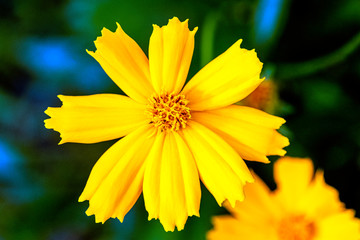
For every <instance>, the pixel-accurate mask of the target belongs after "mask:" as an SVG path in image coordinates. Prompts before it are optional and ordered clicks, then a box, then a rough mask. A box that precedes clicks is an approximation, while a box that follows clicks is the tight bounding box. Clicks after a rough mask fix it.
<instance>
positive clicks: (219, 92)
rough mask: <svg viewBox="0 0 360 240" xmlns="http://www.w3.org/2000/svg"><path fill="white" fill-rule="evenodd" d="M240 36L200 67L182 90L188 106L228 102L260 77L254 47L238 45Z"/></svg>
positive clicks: (241, 95)
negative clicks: (247, 48)
mask: <svg viewBox="0 0 360 240" xmlns="http://www.w3.org/2000/svg"><path fill="white" fill-rule="evenodd" d="M240 43H241V40H239V41H237V42H236V43H235V44H234V45H232V46H231V47H230V48H229V49H228V50H227V51H226V52H224V53H223V54H221V55H220V56H218V57H217V58H215V59H214V60H213V61H211V62H210V63H209V64H207V65H206V66H205V67H204V68H203V69H201V70H200V71H199V72H198V73H197V74H196V75H195V76H194V77H193V78H192V79H191V80H190V81H189V83H188V84H187V85H186V86H185V88H184V90H183V91H182V93H183V94H185V95H186V98H187V99H188V100H189V101H190V103H189V107H190V108H191V109H192V110H209V109H216V108H221V107H225V106H228V105H230V104H233V103H235V102H238V101H240V100H241V99H243V98H245V97H246V96H247V95H249V94H250V93H251V92H252V91H254V90H255V88H257V86H258V85H259V84H260V83H261V82H262V81H263V80H264V79H260V72H261V68H262V63H261V62H260V60H259V59H258V57H257V55H256V53H255V51H254V50H251V51H248V50H246V49H242V48H240Z"/></svg>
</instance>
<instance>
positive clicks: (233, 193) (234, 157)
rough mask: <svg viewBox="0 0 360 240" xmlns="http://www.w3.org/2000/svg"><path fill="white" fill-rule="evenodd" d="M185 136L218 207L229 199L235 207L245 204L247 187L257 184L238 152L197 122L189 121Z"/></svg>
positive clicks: (205, 183)
mask: <svg viewBox="0 0 360 240" xmlns="http://www.w3.org/2000/svg"><path fill="white" fill-rule="evenodd" d="M182 134H183V137H184V140H185V141H186V142H187V144H188V146H189V148H190V150H191V152H192V153H193V155H194V158H195V161H196V164H197V167H198V170H199V174H200V177H201V180H202V182H203V183H204V185H205V186H206V187H207V188H208V189H209V191H210V192H211V193H212V195H213V196H214V197H215V199H216V201H217V202H218V204H219V205H222V204H223V202H224V201H225V200H226V199H227V200H228V201H229V202H230V204H231V206H233V207H234V206H235V202H236V201H242V200H243V199H244V194H243V186H244V185H245V183H246V182H253V178H252V176H251V173H250V172H249V169H248V168H247V166H246V164H245V163H244V161H243V160H242V159H241V157H240V156H239V155H238V154H237V153H236V152H235V150H234V149H233V148H231V147H230V146H229V145H228V144H227V143H226V142H225V141H224V140H223V139H221V138H220V137H219V136H218V135H216V134H215V133H213V132H212V131H210V130H209V129H208V128H206V127H204V126H203V125H201V124H199V123H197V122H195V121H189V122H188V125H187V127H186V128H185V129H183V130H182Z"/></svg>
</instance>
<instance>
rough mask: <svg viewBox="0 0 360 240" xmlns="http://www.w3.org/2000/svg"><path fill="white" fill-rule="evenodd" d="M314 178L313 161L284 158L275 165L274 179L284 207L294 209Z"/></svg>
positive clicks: (277, 193)
mask: <svg viewBox="0 0 360 240" xmlns="http://www.w3.org/2000/svg"><path fill="white" fill-rule="evenodd" d="M313 176H314V167H313V163H312V161H311V159H308V158H293V157H283V158H280V159H278V160H277V161H276V162H275V164H274V179H275V182H276V185H277V189H276V195H277V196H278V197H279V200H281V201H282V202H283V205H284V206H285V207H287V208H289V209H293V208H294V203H297V202H298V199H300V198H301V197H302V196H303V194H304V193H305V192H306V190H307V188H308V187H309V185H310V182H311V180H312V178H313Z"/></svg>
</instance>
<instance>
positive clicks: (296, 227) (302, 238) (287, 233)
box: [278, 216, 316, 240]
mask: <svg viewBox="0 0 360 240" xmlns="http://www.w3.org/2000/svg"><path fill="white" fill-rule="evenodd" d="M278 234H279V239H281V240H313V239H314V237H315V234H316V227H315V224H314V222H313V221H310V220H308V219H306V218H305V216H291V217H288V218H285V219H283V220H282V221H281V222H280V225H279V227H278Z"/></svg>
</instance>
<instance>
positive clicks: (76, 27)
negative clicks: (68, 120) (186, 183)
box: [0, 0, 360, 240]
mask: <svg viewBox="0 0 360 240" xmlns="http://www.w3.org/2000/svg"><path fill="white" fill-rule="evenodd" d="M359 12H360V1H358V0H344V1H338V0H318V1H310V0H303V1H295V0H293V1H290V0H259V1H252V0H238V1H220V0H211V1H205V0H202V1H192V0H183V1H180V0H179V1H165V0H152V1H140V0H136V1H118V0H107V1H86V0H74V1H62V0H57V1H45V0H17V1H7V0H0V239H1V240H2V239H27V240H32V239H54V240H60V239H175V240H176V239H205V233H206V231H208V230H209V229H210V228H211V227H212V226H211V222H210V220H211V216H213V215H217V214H222V213H225V210H224V209H222V208H220V207H218V206H217V204H216V202H215V200H214V198H213V197H212V196H211V195H210V194H209V193H208V191H207V190H206V189H205V188H203V189H202V201H201V208H200V215H201V218H196V217H191V218H189V220H188V222H187V224H186V226H185V230H184V231H181V232H177V231H175V232H174V233H166V232H165V231H164V230H163V228H162V226H161V224H160V223H159V222H158V221H154V220H152V221H150V222H148V221H147V213H146V211H145V209H144V204H143V199H142V196H141V197H140V199H139V201H138V202H137V204H136V205H135V207H134V208H133V209H132V210H131V211H130V212H129V213H128V215H127V216H126V217H125V220H124V223H122V224H121V223H120V222H119V221H118V220H114V219H111V220H108V221H107V222H106V223H105V224H103V225H102V224H95V220H94V216H91V217H87V216H86V215H85V210H86V209H87V206H88V204H87V202H84V203H78V202H77V199H78V196H79V195H80V193H81V192H82V189H83V187H84V186H85V183H86V180H87V178H88V175H89V173H90V171H91V168H92V166H93V165H94V163H95V162H96V161H97V159H98V158H99V157H100V156H101V155H102V153H104V152H105V151H106V149H108V148H109V146H110V145H111V144H112V143H114V141H110V142H104V143H98V144H92V145H86V144H69V143H67V144H65V145H60V146H58V145H57V143H58V142H59V134H58V133H56V132H54V131H52V130H47V129H45V128H44V126H43V120H44V119H45V118H47V116H46V115H45V114H44V113H43V112H44V110H45V109H46V108H47V107H48V106H60V101H59V100H58V99H57V97H56V95H58V94H65V95H86V94H95V93H109V92H110V93H121V90H119V89H118V88H117V87H116V85H115V84H114V83H112V81H111V80H110V78H109V77H107V75H106V74H105V73H104V72H103V70H102V69H101V67H100V66H99V65H98V63H97V62H96V61H95V60H94V59H93V58H92V57H91V56H89V55H88V54H86V52H85V49H89V50H95V47H94V45H93V41H94V40H95V39H96V37H97V36H99V35H100V31H101V29H102V28H103V27H106V28H108V29H110V30H112V31H114V30H115V28H116V24H115V22H119V23H120V24H121V25H122V27H123V29H124V30H125V32H126V33H127V34H129V35H130V36H131V37H132V38H133V39H134V40H135V41H137V43H138V44H139V45H140V46H141V47H142V49H143V50H144V51H145V52H146V53H147V49H148V41H149V37H150V35H151V32H152V24H153V23H155V24H158V25H160V26H161V25H165V24H167V21H168V19H170V18H172V17H173V16H177V17H179V18H180V20H182V21H183V20H185V19H189V26H190V29H193V28H194V27H195V26H198V27H199V30H198V32H197V34H196V36H195V38H196V42H195V52H194V58H193V62H192V65H191V69H190V74H189V78H190V77H191V76H192V75H194V74H195V73H196V72H197V71H198V70H199V69H200V68H201V67H202V66H204V65H205V64H206V63H207V62H209V61H210V60H211V59H213V58H214V57H216V56H217V55H219V54H220V53H222V52H224V51H225V50H226V49H227V48H228V47H230V46H231V45H232V44H233V43H234V42H235V41H236V40H237V39H239V38H242V39H243V40H244V41H243V44H242V47H244V48H247V49H252V48H255V49H256V51H257V53H258V56H259V58H260V59H261V61H262V62H263V63H264V69H263V75H264V76H266V77H267V79H269V80H272V81H273V82H274V83H275V84H276V86H277V88H276V89H277V92H276V94H277V95H278V98H279V101H277V103H276V104H275V107H274V109H273V110H272V111H273V112H274V113H275V114H276V115H279V116H282V117H284V118H285V119H286V120H287V123H286V124H285V126H284V127H283V128H282V129H281V132H282V133H283V134H285V135H286V136H287V137H289V139H290V142H291V145H290V146H289V147H287V148H286V150H287V151H288V155H289V156H296V157H310V158H312V159H313V161H314V164H315V166H316V167H319V168H322V169H324V171H325V178H326V181H327V183H328V184H330V185H332V186H334V187H335V188H337V189H338V190H339V194H340V198H341V200H342V201H343V202H344V203H345V204H346V206H347V207H348V208H353V209H355V210H357V211H359V210H360V187H359V183H360V181H359V180H360V176H359V173H360V155H359V154H360V151H359V150H360V148H359V146H360V121H359V118H360V111H359V110H360V108H359V105H360V94H359V86H360V84H359V81H360V58H359V54H360V14H359ZM271 159H272V160H274V161H275V160H276V158H275V157H272V158H271ZM249 165H250V166H251V167H253V168H254V169H255V171H256V172H257V173H258V174H259V175H260V176H261V177H262V178H263V179H264V180H265V181H266V182H267V183H268V184H269V185H270V187H271V188H274V187H275V185H274V182H273V180H272V164H269V165H265V164H261V163H251V164H249ZM357 216H358V217H359V214H357Z"/></svg>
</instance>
